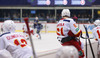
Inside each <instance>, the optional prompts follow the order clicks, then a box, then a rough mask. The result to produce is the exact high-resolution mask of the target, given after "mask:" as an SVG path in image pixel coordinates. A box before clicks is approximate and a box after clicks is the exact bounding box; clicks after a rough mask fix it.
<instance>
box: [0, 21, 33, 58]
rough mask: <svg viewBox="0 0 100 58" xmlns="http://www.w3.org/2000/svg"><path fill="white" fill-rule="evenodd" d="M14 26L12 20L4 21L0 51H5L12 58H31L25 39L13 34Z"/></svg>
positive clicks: (0, 36)
mask: <svg viewBox="0 0 100 58" xmlns="http://www.w3.org/2000/svg"><path fill="white" fill-rule="evenodd" d="M15 26H16V25H15V23H14V22H13V21H12V20H6V21H4V23H3V31H4V33H3V34H2V35H0V50H3V49H6V50H7V51H9V52H10V53H11V55H12V57H13V58H31V57H32V56H33V54H32V49H31V47H30V46H28V45H27V42H26V40H25V37H24V36H23V35H21V34H19V33H16V32H15Z"/></svg>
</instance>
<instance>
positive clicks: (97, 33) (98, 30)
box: [92, 20, 100, 58]
mask: <svg viewBox="0 0 100 58" xmlns="http://www.w3.org/2000/svg"><path fill="white" fill-rule="evenodd" d="M94 25H95V28H93V30H92V33H93V36H94V39H96V41H98V42H99V45H100V20H95V22H94ZM99 45H98V46H99ZM98 58H100V47H98Z"/></svg>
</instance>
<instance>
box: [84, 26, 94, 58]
mask: <svg viewBox="0 0 100 58" xmlns="http://www.w3.org/2000/svg"><path fill="white" fill-rule="evenodd" d="M83 26H84V28H85V31H86V36H87V39H88V41H89V44H90V48H91V52H92V55H93V58H95V55H94V52H93V48H92V45H91V41H90V39H89V34H88V31H87V28H86V27H85V25H83ZM86 41H87V40H86ZM86 52H87V51H86Z"/></svg>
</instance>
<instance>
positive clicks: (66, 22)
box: [57, 18, 72, 37]
mask: <svg viewBox="0 0 100 58" xmlns="http://www.w3.org/2000/svg"><path fill="white" fill-rule="evenodd" d="M71 21H72V19H71V18H67V19H61V20H60V21H59V22H58V24H57V35H59V36H65V37H67V36H68V32H69V30H71V28H70V22H71Z"/></svg>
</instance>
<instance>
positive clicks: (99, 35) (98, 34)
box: [92, 26, 100, 45]
mask: <svg viewBox="0 0 100 58" xmlns="http://www.w3.org/2000/svg"><path fill="white" fill-rule="evenodd" d="M92 33H93V36H94V39H96V40H98V41H99V45H100V26H97V27H95V28H93V30H92Z"/></svg>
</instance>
